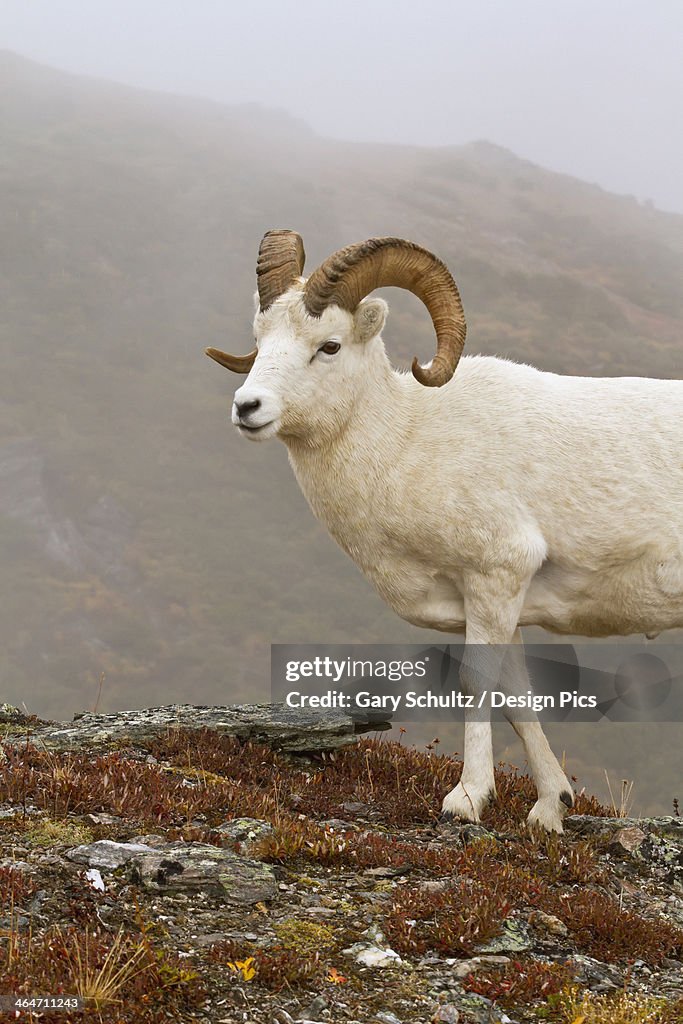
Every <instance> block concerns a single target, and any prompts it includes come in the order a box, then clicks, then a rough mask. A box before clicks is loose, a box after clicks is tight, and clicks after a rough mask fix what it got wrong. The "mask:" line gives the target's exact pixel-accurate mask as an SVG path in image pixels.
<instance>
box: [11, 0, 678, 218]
mask: <svg viewBox="0 0 683 1024" xmlns="http://www.w3.org/2000/svg"><path fill="white" fill-rule="evenodd" d="M2 14H3V18H2V21H3V24H2V26H0V45H2V46H4V47H5V48H8V49H11V50H15V51H17V52H19V53H21V54H24V55H25V56H28V57H33V58H34V59H36V60H39V61H43V62H45V63H50V64H53V65H55V66H57V67H59V68H63V69H65V70H70V71H75V72H81V73H84V74H90V75H97V76H102V77H109V78H112V79H114V80H118V81H121V82H125V83H130V84H133V85H138V86H143V87H148V88H153V89H159V90H164V91H172V92H181V93H188V94H196V95H200V96H205V97H210V98H214V99H217V100H221V101H224V102H228V103H243V102H257V103H259V104H263V105H265V106H269V107H272V106H275V107H279V108H284V109H286V110H287V111H288V112H289V113H291V114H293V115H294V116H297V117H300V118H303V119H304V120H305V121H307V122H308V123H309V124H310V125H311V126H312V127H313V128H314V129H315V130H316V131H317V132H318V133H320V134H322V135H326V136H332V137H338V138H342V139H348V140H358V141H379V142H394V143H397V142H398V143H411V144H425V145H452V144H461V143H464V142H468V141H471V140H474V139H481V138H485V139H488V140H490V141H492V142H496V143H498V144H500V145H503V146H506V147H509V148H510V149H512V150H514V152H516V153H517V154H518V155H520V156H523V157H525V158H527V159H530V160H533V161H534V162H536V163H540V164H541V165H543V166H545V167H548V168H551V169H554V170H559V171H563V172H566V173H569V174H572V175H575V176H577V177H580V178H583V179H585V180H587V181H590V182H596V183H598V184H600V185H602V186H603V187H604V188H606V189H609V190H611V191H615V192H618V193H626V194H633V195H635V196H637V197H638V198H639V199H641V200H642V199H649V200H651V201H653V202H654V204H655V205H656V206H658V207H660V208H662V209H665V210H672V211H679V212H683V194H682V190H681V182H682V181H683V137H682V134H681V131H680V122H681V97H682V96H683V62H682V61H681V59H680V55H681V52H683V5H681V4H680V3H679V2H678V0H660V2H659V3H657V4H654V5H653V4H651V5H648V6H643V5H642V4H641V3H636V2H635V0H602V2H601V3H600V4H597V5H596V4H594V3H591V2H590V0H574V2H573V3H571V4H557V3H556V4H547V3H545V2H543V0H518V2H517V3H515V4H505V3H500V2H497V3H491V2H483V3H479V4H476V5H472V4H466V3H462V2H456V3H454V2H452V0H423V2H421V3H415V2H413V0H411V2H407V0H369V2H368V0H364V2H363V3H357V2H353V0H328V2H327V3H325V4H324V5H322V4H320V3H317V2H313V0H300V2H299V3H297V4H296V5H294V4H286V3H282V2H276V0H262V2H261V3H259V4H258V5H248V4H236V3H225V2H223V0H203V2H202V3H201V4H195V5H189V4H187V3H184V2H179V0H164V2H163V3H162V2H160V0H156V2H152V0H146V2H144V3H142V4H141V3H140V2H139V0H116V2H113V0H99V2H98V3H97V4H93V3H92V2H91V0H61V2H60V3H58V4H54V3H50V2H48V0H42V2H40V0H35V2H32V3H28V4H27V3H26V0H4V3H3V5H2ZM273 159H274V160H276V161H277V163H278V164H279V165H282V164H283V163H286V160H287V156H286V153H283V152H277V153H274V154H273Z"/></svg>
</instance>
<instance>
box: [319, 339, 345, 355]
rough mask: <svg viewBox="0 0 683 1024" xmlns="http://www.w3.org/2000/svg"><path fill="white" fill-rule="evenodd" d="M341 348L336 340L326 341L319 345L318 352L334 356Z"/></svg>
mask: <svg viewBox="0 0 683 1024" xmlns="http://www.w3.org/2000/svg"><path fill="white" fill-rule="evenodd" d="M340 348H341V345H340V344H339V342H338V341H326V342H325V344H324V345H321V346H320V348H319V349H318V352H324V353H325V355H326V356H336V354H337V352H338V351H339V349H340Z"/></svg>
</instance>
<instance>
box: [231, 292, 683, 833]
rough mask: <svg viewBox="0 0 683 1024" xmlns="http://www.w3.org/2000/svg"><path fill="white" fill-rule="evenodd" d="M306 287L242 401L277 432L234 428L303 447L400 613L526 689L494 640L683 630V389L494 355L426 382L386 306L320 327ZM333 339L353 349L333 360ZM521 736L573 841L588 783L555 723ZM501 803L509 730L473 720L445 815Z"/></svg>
mask: <svg viewBox="0 0 683 1024" xmlns="http://www.w3.org/2000/svg"><path fill="white" fill-rule="evenodd" d="M302 283H303V282H302V281H301V280H300V281H299V282H298V283H297V284H296V285H294V286H293V287H292V288H290V290H289V291H288V292H286V293H285V294H284V295H283V296H281V297H280V298H279V299H278V300H277V301H276V302H275V303H274V305H273V306H272V307H271V308H270V309H269V310H267V311H266V312H265V313H257V314H256V317H255V321H254V330H255V335H256V341H257V345H258V356H257V358H256V361H255V363H254V366H253V369H252V370H251V372H250V374H249V376H248V378H247V379H246V382H245V383H244V384H243V386H242V387H241V388H239V390H238V391H237V393H236V396H235V399H236V401H237V402H240V403H243V402H245V401H254V400H258V401H260V403H261V405H260V406H259V408H258V410H257V411H256V412H253V413H251V414H250V416H249V417H248V418H247V421H246V422H248V424H249V425H250V426H251V427H253V428H257V429H256V431H255V432H251V433H247V431H245V430H244V428H243V426H242V425H240V424H239V420H238V417H237V415H236V411H235V409H236V407H235V406H233V421H234V422H236V423H237V424H238V429H239V430H240V431H241V432H242V433H243V434H245V436H249V437H250V438H251V439H253V440H262V439H265V438H267V437H271V436H274V435H277V436H279V437H280V438H281V439H282V440H283V441H284V442H285V444H286V445H287V448H288V450H289V458H290V462H291V464H292V467H293V469H294V472H295V474H296V478H297V480H298V482H299V484H300V486H301V489H302V491H303V492H304V494H305V496H306V498H307V499H308V501H309V503H310V506H311V508H312V509H313V511H314V513H315V514H316V515H317V516H318V517H319V518H320V519H321V520H322V521H323V522H324V523H325V525H326V526H327V528H328V530H329V532H330V533H331V534H332V536H333V537H334V539H335V540H336V541H337V543H338V544H339V545H340V546H341V547H342V548H343V549H344V551H346V552H347V553H348V554H349V555H350V556H351V558H352V559H353V560H354V561H355V562H356V563H357V564H358V566H359V567H360V568H361V569H362V571H363V572H364V573H365V575H366V576H367V577H368V579H369V580H370V581H371V583H372V584H373V585H374V586H375V588H376V589H377V590H378V592H379V593H380V595H381V596H382V597H383V598H384V600H385V601H386V602H387V603H388V604H389V605H390V606H391V607H392V608H393V609H394V611H395V612H396V613H397V614H398V615H400V616H401V617H402V618H404V619H406V620H407V621H408V622H412V623H414V624H416V625H418V626H425V627H429V628H432V629H439V630H443V631H445V632H463V631H464V632H465V640H466V647H465V650H466V651H467V650H468V649H469V647H468V645H478V647H476V648H475V647H474V646H473V648H472V650H473V651H474V650H478V651H479V654H481V651H482V650H490V651H491V652H492V653H491V661H490V664H487V665H486V666H485V667H484V668H482V666H481V664H479V665H478V664H477V658H476V657H474V656H472V658H471V664H469V665H464V666H463V676H464V682H463V685H465V686H466V687H467V686H469V687H470V688H471V689H476V688H477V687H479V686H481V685H483V684H482V679H484V678H487V679H489V680H490V678H491V674H492V673H493V675H496V673H498V672H500V671H503V664H502V659H503V658H506V659H507V660H506V663H505V668H504V672H505V675H506V679H507V684H506V685H508V686H509V687H510V688H511V689H513V690H515V689H520V690H522V691H523V690H524V689H525V687H526V686H528V680H527V679H526V676H525V670H524V667H523V659H515V657H514V650H512V651H511V649H510V648H490V649H489V648H485V647H483V646H482V645H509V644H514V643H515V642H516V643H518V642H519V631H518V630H519V627H520V626H525V625H532V624H533V625H538V626H542V627H544V628H545V629H548V630H551V631H553V632H555V633H564V634H580V635H585V636H593V637H598V636H608V635H625V634H630V633H657V632H660V631H662V630H666V629H671V628H674V627H681V626H683V443H682V442H683V382H681V381H669V380H651V379H645V378H636V377H622V378H592V377H569V376H559V375H557V374H553V373H545V372H542V371H540V370H537V369H534V368H533V367H531V366H524V365H519V364H516V363H512V362H508V361H506V360H503V359H495V358H490V357H480V356H474V357H464V358H463V359H461V361H460V363H459V365H458V368H457V370H456V372H455V375H454V377H453V378H452V380H451V381H450V382H449V383H448V384H446V385H445V386H444V387H441V388H427V387H423V386H422V385H421V384H419V383H418V382H417V381H416V380H415V379H414V378H413V377H412V375H409V374H406V373H399V372H397V371H395V370H393V369H392V368H391V366H390V363H389V360H388V358H387V356H386V353H385V349H384V345H383V342H382V340H381V337H380V332H381V330H382V328H383V326H384V321H385V318H386V313H387V306H386V303H385V302H383V300H381V299H366V300H364V301H363V302H362V303H361V304H360V306H359V307H358V309H357V310H356V312H355V314H353V315H352V314H350V313H348V312H346V311H344V310H341V309H339V308H338V307H335V306H333V307H330V308H328V309H327V310H326V311H325V312H324V313H323V315H322V317H321V318H320V319H315V318H312V317H309V316H308V315H307V313H306V311H305V309H304V306H303V302H302V296H301V286H302ZM328 340H337V341H338V342H340V343H341V350H340V351H339V353H338V354H337V355H334V356H328V355H325V354H324V353H321V352H319V351H318V350H319V348H320V346H321V345H322V344H323V343H324V342H326V341H328ZM259 428H260V429H259ZM495 651H497V652H498V654H497V655H496V654H494V653H493V652H495ZM505 651H507V654H505ZM496 657H498V661H496ZM515 660H517V661H518V664H516V665H515V664H512V662H514V661H515ZM482 673H483V675H482ZM513 725H514V727H515V729H516V730H517V732H518V733H519V735H520V737H521V739H522V740H523V742H524V744H525V747H526V752H527V757H528V761H529V765H530V768H531V770H532V772H533V773H534V776H535V779H536V784H537V788H538V802H537V804H536V805H535V807H534V809H533V811H532V812H531V815H530V819H529V820H530V821H531V822H532V823H538V824H540V825H542V826H544V827H545V828H547V829H550V830H556V831H561V830H562V816H563V814H564V813H566V810H567V804H568V803H570V802H571V795H570V787H569V784H568V783H567V780H566V778H565V776H564V774H563V772H562V770H561V768H560V766H559V765H558V763H557V761H556V759H555V757H554V756H553V754H552V752H551V751H550V748H549V746H548V744H547V741H546V739H545V736H544V734H543V732H542V730H541V727H540V725H539V724H538V722H529V721H526V722H521V721H513ZM493 793H494V782H493V757H492V750H491V730H490V724H489V723H482V722H473V721H466V736H465V763H464V769H463V775H462V780H461V782H460V784H459V785H458V786H457V787H456V788H455V789H454V790H453V791H452V792H451V793H449V795H448V796H447V797H446V799H445V801H444V810H445V811H446V812H450V813H453V814H455V815H457V816H459V817H464V818H468V819H471V820H478V818H479V815H480V813H481V810H482V808H483V806H484V805H485V803H486V801H487V800H488V799H489V797H490V796H492V795H493ZM561 796H563V800H562V799H560V797H561Z"/></svg>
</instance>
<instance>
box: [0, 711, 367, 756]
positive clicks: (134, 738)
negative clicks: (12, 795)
mask: <svg viewBox="0 0 683 1024" xmlns="http://www.w3.org/2000/svg"><path fill="white" fill-rule="evenodd" d="M178 727H179V728H183V729H213V730H215V731H216V732H218V733H221V734H222V735H225V736H236V737H238V738H239V739H240V740H243V741H246V740H253V741H255V742H258V743H265V744H267V745H268V746H271V747H273V748H274V749H276V750H283V751H287V752H289V753H304V752H308V751H321V750H337V749H339V748H340V747H344V746H346V745H347V744H349V743H353V742H355V740H356V735H357V732H358V728H357V726H356V724H355V723H354V721H353V719H352V718H350V717H349V715H347V714H345V713H344V712H343V711H337V710H329V711H328V710H300V709H298V708H289V707H287V705H286V704H284V703H279V704H234V705H230V706H228V707H215V706H214V707H209V706H204V705H195V704H169V705H167V706H165V707H159V708H144V709H142V710H140V711H119V712H117V713H115V714H112V715H96V714H92V712H89V711H87V712H84V713H82V714H78V715H75V716H74V721H73V722H38V723H37V724H35V725H34V726H33V727H32V728H31V729H30V737H31V739H32V740H33V742H37V743H38V744H39V745H44V746H45V747H47V748H49V749H51V750H78V749H81V748H88V749H92V748H93V747H111V746H122V745H125V744H132V745H135V746H141V747H143V748H144V745H145V742H146V741H149V740H151V739H155V738H157V737H158V736H162V735H164V734H165V733H166V732H167V731H168V730H169V729H173V728H178ZM13 739H14V740H15V741H16V742H25V741H26V732H25V731H24V732H23V733H17V734H16V736H15V737H12V736H9V737H7V741H8V742H12V740H13Z"/></svg>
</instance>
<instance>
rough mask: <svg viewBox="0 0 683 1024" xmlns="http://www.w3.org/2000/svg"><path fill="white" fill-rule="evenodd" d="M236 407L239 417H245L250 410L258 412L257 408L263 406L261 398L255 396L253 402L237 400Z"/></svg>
mask: <svg viewBox="0 0 683 1024" xmlns="http://www.w3.org/2000/svg"><path fill="white" fill-rule="evenodd" d="M235 407H236V409H237V415H238V416H239V418H240V419H244V417H245V416H248V415H249V413H250V412H256V410H257V409H260V408H261V399H260V398H254V399H252V401H251V402H236V403H235Z"/></svg>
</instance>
